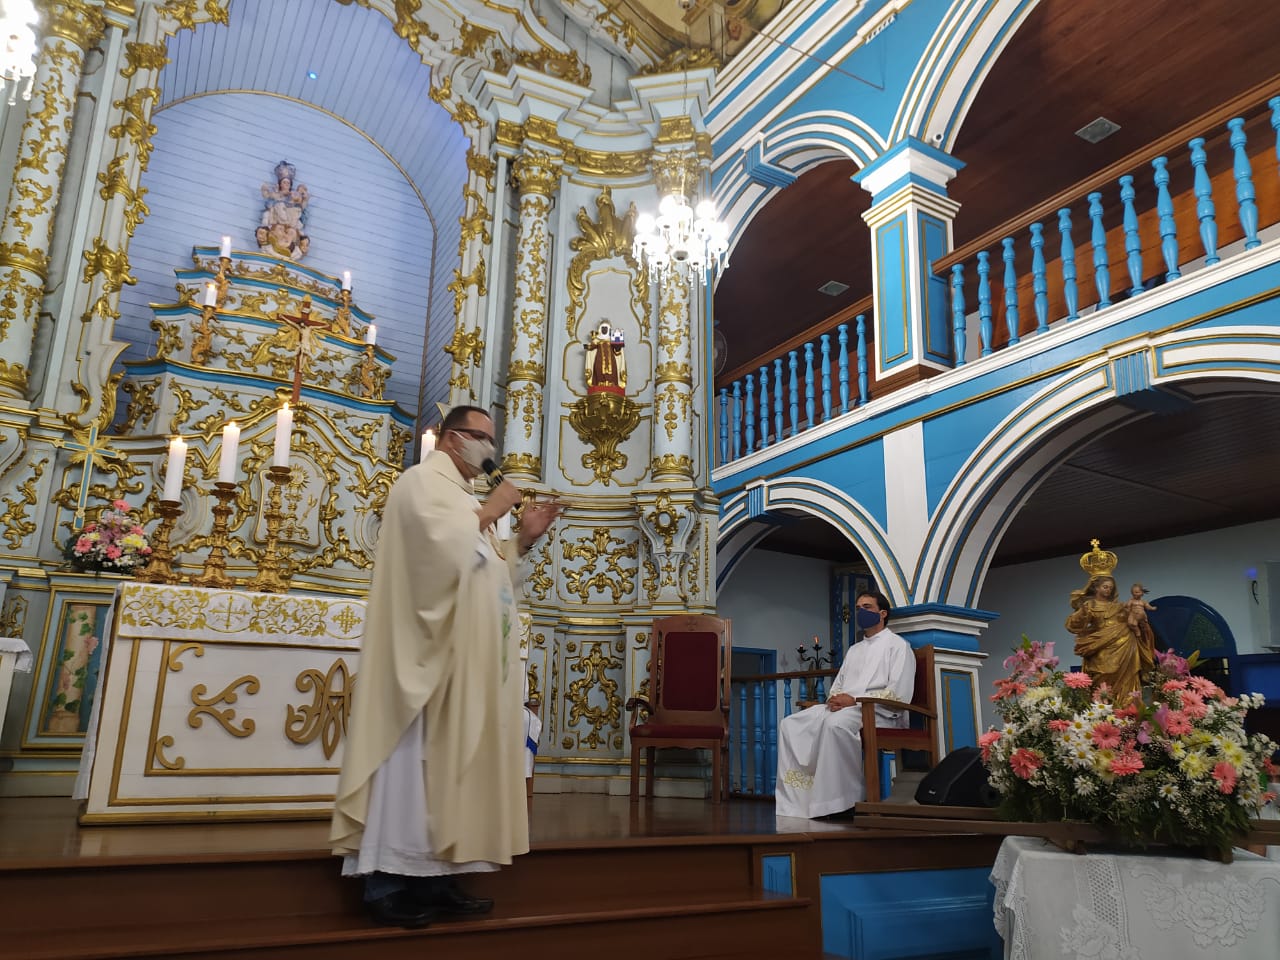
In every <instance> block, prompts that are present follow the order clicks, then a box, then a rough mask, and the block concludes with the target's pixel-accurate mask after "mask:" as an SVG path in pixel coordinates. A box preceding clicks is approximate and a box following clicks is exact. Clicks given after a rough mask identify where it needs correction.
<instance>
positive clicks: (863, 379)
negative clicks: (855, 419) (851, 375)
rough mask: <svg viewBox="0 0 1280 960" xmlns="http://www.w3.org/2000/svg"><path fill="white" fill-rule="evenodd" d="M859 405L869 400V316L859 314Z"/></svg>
mask: <svg viewBox="0 0 1280 960" xmlns="http://www.w3.org/2000/svg"><path fill="white" fill-rule="evenodd" d="M857 322H858V406H862V405H863V404H864V403H866V402H867V318H866V315H865V314H861V313H860V314H858V320H857Z"/></svg>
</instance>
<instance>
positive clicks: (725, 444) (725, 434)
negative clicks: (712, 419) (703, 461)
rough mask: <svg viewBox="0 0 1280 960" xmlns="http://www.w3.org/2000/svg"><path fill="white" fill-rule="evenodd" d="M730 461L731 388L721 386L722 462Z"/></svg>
mask: <svg viewBox="0 0 1280 960" xmlns="http://www.w3.org/2000/svg"><path fill="white" fill-rule="evenodd" d="M728 461H729V388H728V387H721V388H720V462H721V463H728Z"/></svg>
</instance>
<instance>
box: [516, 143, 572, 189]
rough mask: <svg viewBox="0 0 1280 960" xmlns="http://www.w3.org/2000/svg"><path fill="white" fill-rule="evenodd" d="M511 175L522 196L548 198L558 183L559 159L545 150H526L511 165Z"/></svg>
mask: <svg viewBox="0 0 1280 960" xmlns="http://www.w3.org/2000/svg"><path fill="white" fill-rule="evenodd" d="M511 175H512V176H513V177H514V178H515V180H516V182H517V183H518V184H519V185H520V192H521V193H522V194H528V193H536V194H541V195H542V196H546V197H549V196H551V194H552V193H554V192H555V189H556V187H557V186H558V185H559V183H560V158H559V157H557V156H555V155H553V154H550V153H547V152H546V151H545V150H529V149H526V150H525V151H524V153H522V154H520V156H518V157H517V158H516V160H515V163H513V164H512V165H511Z"/></svg>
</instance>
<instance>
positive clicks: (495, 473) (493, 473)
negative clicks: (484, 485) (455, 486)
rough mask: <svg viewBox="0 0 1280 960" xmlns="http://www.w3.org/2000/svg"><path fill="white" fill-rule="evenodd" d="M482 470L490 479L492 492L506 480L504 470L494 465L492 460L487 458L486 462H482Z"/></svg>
mask: <svg viewBox="0 0 1280 960" xmlns="http://www.w3.org/2000/svg"><path fill="white" fill-rule="evenodd" d="M480 469H481V470H483V471H484V474H485V476H486V477H488V478H489V489H490V490H492V489H493V488H494V487H496V486H498V485H499V484H500V483H502V481H503V480H505V479H506V478H505V477H503V475H502V470H501V469H499V467H498V465H497V464H496V463H494V462H493V460H492V459H487V458H486V459H485V460H483V461H481V463H480Z"/></svg>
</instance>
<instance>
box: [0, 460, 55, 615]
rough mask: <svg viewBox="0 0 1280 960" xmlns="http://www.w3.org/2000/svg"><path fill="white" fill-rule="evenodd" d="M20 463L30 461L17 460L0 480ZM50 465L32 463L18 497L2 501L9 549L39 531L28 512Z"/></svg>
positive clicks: (1, 517)
mask: <svg viewBox="0 0 1280 960" xmlns="http://www.w3.org/2000/svg"><path fill="white" fill-rule="evenodd" d="M19 463H22V464H26V463H28V461H27V460H26V459H25V458H24V457H19V458H17V459H15V460H14V461H13V462H12V463H11V464H9V467H8V468H7V469H6V470H5V472H4V474H0V480H2V479H4V477H5V476H6V475H7V474H8V473H9V471H10V470H12V469H13V468H14V467H15V466H17V465H18V464H19ZM48 463H49V458H48V457H42V458H41V459H39V460H35V461H33V462H30V464H29V466H30V469H31V475H30V476H29V477H27V479H26V480H24V481H23V482H22V483H20V484H18V486H17V489H16V490H15V491H14V492H15V493H16V494H18V495H17V496H14V497H5V498H4V500H0V503H3V504H4V508H5V510H4V513H3V514H0V525H3V526H4V534H3V536H4V538H5V539H6V540H8V541H9V549H10V550H17V549H18V548H19V547H21V546H22V542H23V541H24V540H26V539H27V537H29V536H31V534H33V533H35V532H36V530H37V529H39V526H38V524H37V523H36V522H35V520H34V519H31V518H29V517H28V516H27V510H28V509H29V508H31V507H34V506H35V505H36V502H37V500H38V494H37V486H38V484H39V482H40V478H41V477H42V476H44V468H45V466H46V465H48ZM20 635H21V634H19V633H11V632H10V633H6V632H4V631H3V630H2V629H0V636H5V637H16V636H20Z"/></svg>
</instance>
